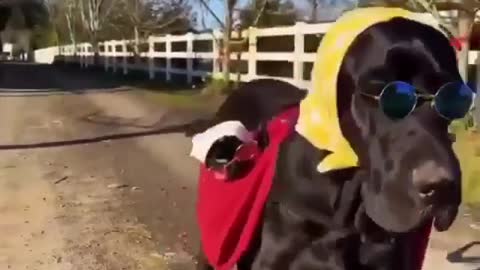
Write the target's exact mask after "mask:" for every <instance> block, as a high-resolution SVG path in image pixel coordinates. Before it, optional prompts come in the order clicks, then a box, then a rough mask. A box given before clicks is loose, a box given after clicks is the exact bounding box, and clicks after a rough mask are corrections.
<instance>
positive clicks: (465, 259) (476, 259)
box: [447, 241, 480, 270]
mask: <svg viewBox="0 0 480 270" xmlns="http://www.w3.org/2000/svg"><path fill="white" fill-rule="evenodd" d="M477 245H478V246H480V241H473V242H470V243H468V244H466V245H465V246H463V247H461V248H459V249H457V250H455V251H453V252H450V253H449V254H448V255H447V260H448V261H449V262H451V263H475V264H476V263H480V255H479V256H465V255H464V254H465V252H467V251H468V250H469V249H471V248H473V247H474V246H477ZM475 270H480V268H477V269H475Z"/></svg>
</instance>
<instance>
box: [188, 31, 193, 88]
mask: <svg viewBox="0 0 480 270" xmlns="http://www.w3.org/2000/svg"><path fill="white" fill-rule="evenodd" d="M186 38H187V83H188V84H192V82H193V57H194V55H193V40H194V35H193V33H187V35H186Z"/></svg>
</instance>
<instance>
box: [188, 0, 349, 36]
mask: <svg viewBox="0 0 480 270" xmlns="http://www.w3.org/2000/svg"><path fill="white" fill-rule="evenodd" d="M238 1H239V3H238V6H244V5H245V4H247V3H248V2H249V1H250V0H238ZM352 1H355V0H325V3H327V4H328V5H329V6H331V7H333V9H338V8H340V9H341V8H342V3H346V2H352ZM190 2H191V4H192V7H193V9H194V11H195V12H197V15H198V18H199V23H198V26H197V27H198V28H199V29H202V28H203V26H202V23H201V18H202V17H203V18H204V20H205V25H206V27H207V28H210V29H212V28H213V29H215V28H219V27H220V25H219V24H218V23H217V21H216V20H215V18H214V17H213V16H212V15H210V14H209V13H208V12H207V11H206V9H205V8H204V7H203V6H202V4H201V3H200V1H199V0H190ZM208 2H209V5H210V8H211V9H212V10H213V11H214V12H215V14H216V15H217V17H218V18H220V19H221V20H222V21H223V19H224V14H225V13H224V2H225V0H208ZM293 2H294V3H295V6H296V7H297V8H298V9H300V10H306V9H308V7H309V4H308V0H294V1H293ZM335 6H336V7H337V8H335ZM335 11H336V10H333V14H335ZM331 14H332V9H331V8H330V9H325V8H323V9H320V10H319V17H325V16H329V15H331Z"/></svg>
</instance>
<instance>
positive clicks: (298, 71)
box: [293, 22, 305, 87]
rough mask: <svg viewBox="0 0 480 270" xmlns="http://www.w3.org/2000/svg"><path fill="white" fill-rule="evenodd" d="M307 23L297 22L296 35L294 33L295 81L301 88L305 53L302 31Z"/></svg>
mask: <svg viewBox="0 0 480 270" xmlns="http://www.w3.org/2000/svg"><path fill="white" fill-rule="evenodd" d="M304 25H305V23H303V22H297V23H296V24H295V27H294V29H295V33H294V35H295V36H294V42H295V47H294V50H295V51H294V58H293V79H294V81H295V83H296V84H297V86H299V87H301V86H302V82H303V61H302V60H303V59H302V56H303V53H304V52H305V46H304V44H305V36H304V35H303V32H302V29H303V27H304Z"/></svg>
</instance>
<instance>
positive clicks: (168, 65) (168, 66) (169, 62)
mask: <svg viewBox="0 0 480 270" xmlns="http://www.w3.org/2000/svg"><path fill="white" fill-rule="evenodd" d="M165 51H166V52H165V54H166V57H165V80H166V81H167V82H169V81H171V79H172V78H171V74H170V72H171V69H172V60H171V58H170V54H171V53H172V36H171V35H170V34H168V35H167V36H166V37H165Z"/></svg>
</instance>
